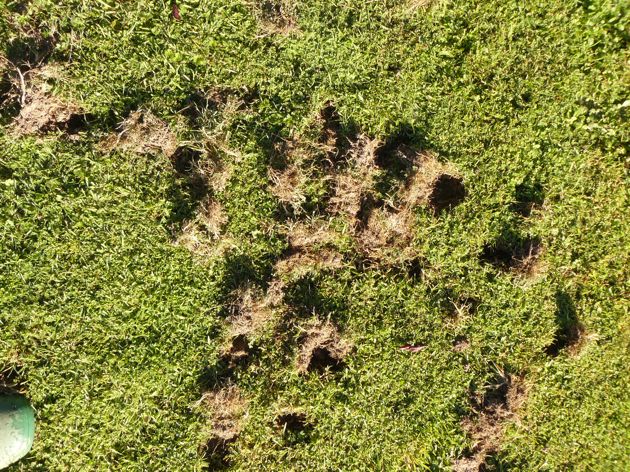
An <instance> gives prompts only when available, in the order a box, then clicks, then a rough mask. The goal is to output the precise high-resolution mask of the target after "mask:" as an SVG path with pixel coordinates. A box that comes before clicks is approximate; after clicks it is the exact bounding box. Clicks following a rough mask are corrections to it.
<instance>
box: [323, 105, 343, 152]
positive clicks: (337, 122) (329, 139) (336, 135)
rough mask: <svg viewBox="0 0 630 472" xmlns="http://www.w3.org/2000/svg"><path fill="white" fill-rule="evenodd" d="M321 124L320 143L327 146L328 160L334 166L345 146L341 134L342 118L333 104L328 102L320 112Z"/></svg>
mask: <svg viewBox="0 0 630 472" xmlns="http://www.w3.org/2000/svg"><path fill="white" fill-rule="evenodd" d="M319 119H320V122H321V132H320V141H321V143H322V144H323V145H324V146H326V148H327V154H328V159H329V160H330V162H331V163H332V164H333V165H334V164H337V158H338V157H340V155H341V153H340V148H341V146H342V144H343V142H342V133H341V131H342V130H341V117H340V116H339V112H338V111H337V108H336V107H335V105H334V104H333V103H332V102H326V103H325V104H324V107H323V108H322V109H321V110H320V112H319Z"/></svg>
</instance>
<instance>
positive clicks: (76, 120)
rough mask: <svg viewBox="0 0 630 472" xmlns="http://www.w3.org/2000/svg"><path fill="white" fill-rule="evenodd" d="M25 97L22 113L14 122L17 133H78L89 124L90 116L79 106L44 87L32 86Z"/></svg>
mask: <svg viewBox="0 0 630 472" xmlns="http://www.w3.org/2000/svg"><path fill="white" fill-rule="evenodd" d="M24 98H25V101H24V104H23V106H22V107H21V109H20V114H19V115H18V116H17V118H16V119H15V121H14V123H13V129H14V131H15V132H16V133H17V134H21V135H29V134H43V133H48V132H53V131H63V132H66V133H68V134H76V133H77V132H79V131H80V130H81V129H83V128H84V127H85V126H86V124H87V119H88V117H87V115H86V114H85V113H83V111H82V110H81V109H80V108H79V107H77V106H75V105H72V104H69V103H66V102H63V101H62V100H60V99H59V98H57V97H54V96H53V95H51V94H50V93H48V92H46V91H44V90H42V89H39V88H30V89H29V90H28V91H27V92H26V93H25V95H24Z"/></svg>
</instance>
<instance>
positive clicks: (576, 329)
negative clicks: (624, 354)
mask: <svg viewBox="0 0 630 472" xmlns="http://www.w3.org/2000/svg"><path fill="white" fill-rule="evenodd" d="M555 302H556V322H557V331H556V335H555V339H554V341H553V342H552V343H551V344H550V345H549V346H547V348H546V349H545V352H546V353H547V354H548V355H550V356H552V357H555V356H557V355H559V354H560V353H561V352H563V351H564V352H566V353H567V354H568V355H569V356H575V355H577V354H579V353H580V351H581V350H582V348H583V347H584V345H585V344H586V342H587V341H588V338H596V337H597V336H594V335H590V336H589V335H587V334H586V328H585V327H584V325H583V324H582V323H581V322H580V320H579V318H578V315H577V310H576V308H575V304H574V302H573V299H572V297H570V296H569V295H568V294H567V293H565V292H562V291H559V292H557V293H556V296H555Z"/></svg>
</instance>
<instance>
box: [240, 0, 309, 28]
mask: <svg viewBox="0 0 630 472" xmlns="http://www.w3.org/2000/svg"><path fill="white" fill-rule="evenodd" d="M247 3H248V4H249V5H250V7H251V8H252V9H253V10H254V13H255V15H256V18H257V19H258V22H259V24H260V29H261V32H262V35H263V36H266V35H269V34H283V35H288V34H293V33H296V32H298V31H299V28H298V25H297V9H296V4H295V1H294V0H248V2H247Z"/></svg>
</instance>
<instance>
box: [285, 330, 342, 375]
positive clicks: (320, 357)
mask: <svg viewBox="0 0 630 472" xmlns="http://www.w3.org/2000/svg"><path fill="white" fill-rule="evenodd" d="M351 350H352V346H351V345H350V343H349V342H347V341H345V340H344V339H342V338H341V336H340V334H339V332H338V330H337V328H336V327H335V326H334V325H333V324H332V323H330V322H325V323H322V322H318V323H315V324H313V325H312V326H311V327H310V328H308V329H307V331H306V333H305V334H304V336H303V341H302V343H301V346H300V352H299V355H298V359H297V370H298V372H300V373H302V374H305V373H307V372H313V371H316V372H320V373H321V372H323V371H325V370H329V369H330V370H335V369H338V368H340V367H341V366H342V365H343V362H344V358H345V357H346V356H347V355H348V354H349V353H350V351H351Z"/></svg>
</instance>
